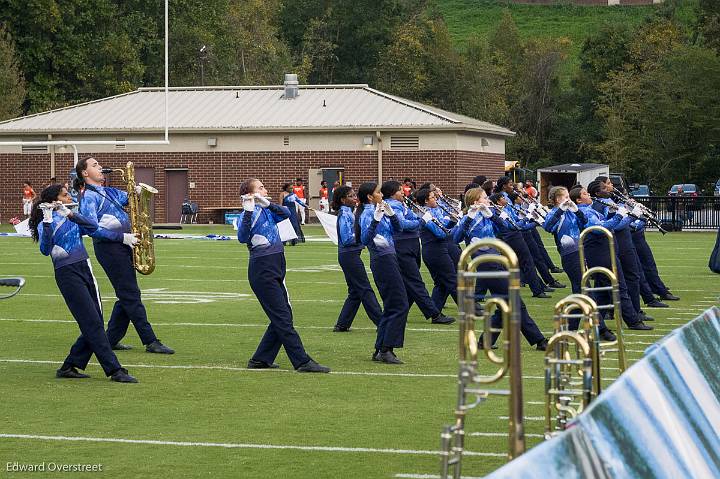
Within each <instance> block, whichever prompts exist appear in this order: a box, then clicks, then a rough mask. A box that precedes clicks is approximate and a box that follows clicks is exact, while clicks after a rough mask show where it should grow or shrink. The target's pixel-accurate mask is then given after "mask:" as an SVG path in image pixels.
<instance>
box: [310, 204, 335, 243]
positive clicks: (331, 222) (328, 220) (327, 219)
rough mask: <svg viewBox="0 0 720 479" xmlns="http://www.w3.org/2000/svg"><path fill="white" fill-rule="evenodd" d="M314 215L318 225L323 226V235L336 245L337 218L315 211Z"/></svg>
mask: <svg viewBox="0 0 720 479" xmlns="http://www.w3.org/2000/svg"><path fill="white" fill-rule="evenodd" d="M315 214H316V215H317V217H318V219H319V220H320V224H321V225H322V226H323V229H324V230H325V234H326V235H328V238H330V241H332V242H333V243H334V244H338V237H337V216H335V215H331V214H330V213H323V212H322V211H317V210H316V211H315Z"/></svg>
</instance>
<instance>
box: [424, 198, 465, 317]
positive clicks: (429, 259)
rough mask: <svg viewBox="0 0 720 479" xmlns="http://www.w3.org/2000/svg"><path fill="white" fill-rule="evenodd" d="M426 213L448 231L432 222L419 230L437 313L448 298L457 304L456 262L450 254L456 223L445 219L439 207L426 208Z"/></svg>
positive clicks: (453, 244)
mask: <svg viewBox="0 0 720 479" xmlns="http://www.w3.org/2000/svg"><path fill="white" fill-rule="evenodd" d="M428 212H429V213H430V214H431V215H432V216H433V218H435V219H436V220H437V221H438V223H440V224H441V225H443V227H445V229H448V230H449V231H448V232H446V231H444V230H443V229H442V228H440V227H439V226H438V225H437V224H436V223H435V222H434V221H430V222H428V223H425V224H424V226H423V228H422V229H421V230H420V240H421V241H422V259H423V261H424V262H425V266H427V268H428V270H429V271H430V276H432V279H433V283H434V286H433V290H432V295H431V298H432V301H433V303H434V304H435V307H436V308H437V309H438V311H442V308H443V306H445V302H446V301H447V298H448V296H452V298H453V300H454V301H455V302H456V304H457V262H455V261H453V258H452V256H451V254H450V250H451V248H453V249H454V248H455V243H453V242H452V236H453V228H454V227H455V226H456V223H455V221H453V220H451V219H449V218H446V217H445V215H444V212H443V210H442V209H441V208H440V207H435V208H428Z"/></svg>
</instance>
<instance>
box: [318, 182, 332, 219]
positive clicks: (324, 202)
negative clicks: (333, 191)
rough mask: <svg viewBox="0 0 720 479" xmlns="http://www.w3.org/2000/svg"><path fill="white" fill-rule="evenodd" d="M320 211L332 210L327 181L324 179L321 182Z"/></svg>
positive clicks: (327, 211)
mask: <svg viewBox="0 0 720 479" xmlns="http://www.w3.org/2000/svg"><path fill="white" fill-rule="evenodd" d="M320 211H324V212H325V213H329V212H330V201H329V200H328V186H327V181H325V180H322V181H321V182H320Z"/></svg>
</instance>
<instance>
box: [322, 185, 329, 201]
mask: <svg viewBox="0 0 720 479" xmlns="http://www.w3.org/2000/svg"><path fill="white" fill-rule="evenodd" d="M320 198H322V199H324V200H326V199H328V189H327V188H320Z"/></svg>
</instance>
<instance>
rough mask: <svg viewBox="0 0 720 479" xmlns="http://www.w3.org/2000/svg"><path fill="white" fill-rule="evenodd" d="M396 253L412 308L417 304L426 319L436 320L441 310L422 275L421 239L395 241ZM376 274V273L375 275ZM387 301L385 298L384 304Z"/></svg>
mask: <svg viewBox="0 0 720 479" xmlns="http://www.w3.org/2000/svg"><path fill="white" fill-rule="evenodd" d="M395 252H396V253H397V261H398V265H399V266H400V272H401V273H402V280H403V283H404V284H405V292H406V295H407V300H408V302H409V304H410V305H411V306H412V304H413V303H415V304H417V306H418V308H420V311H422V313H423V316H425V317H426V318H434V317H436V316H437V315H439V314H440V310H439V309H438V308H437V306H435V303H433V300H432V299H431V298H430V295H429V294H428V291H427V288H426V287H425V282H424V281H423V279H422V275H421V274H420V262H421V255H420V239H419V238H409V239H401V240H395ZM373 274H374V273H373ZM384 302H385V299H384V298H383V303H384Z"/></svg>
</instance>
